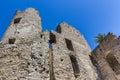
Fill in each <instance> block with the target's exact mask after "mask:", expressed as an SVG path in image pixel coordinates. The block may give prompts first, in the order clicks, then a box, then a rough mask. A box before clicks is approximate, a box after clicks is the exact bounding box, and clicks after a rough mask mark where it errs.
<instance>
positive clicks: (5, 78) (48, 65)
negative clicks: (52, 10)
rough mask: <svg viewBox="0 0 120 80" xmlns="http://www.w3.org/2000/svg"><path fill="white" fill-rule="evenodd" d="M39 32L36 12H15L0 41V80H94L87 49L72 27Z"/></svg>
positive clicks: (39, 22) (59, 27)
mask: <svg viewBox="0 0 120 80" xmlns="http://www.w3.org/2000/svg"><path fill="white" fill-rule="evenodd" d="M56 30H57V32H55V31H50V32H49V31H42V27H41V18H40V17H39V14H38V11H37V10H35V9H34V8H28V9H26V10H25V11H20V10H18V11H17V12H16V14H15V16H14V17H13V19H12V21H11V23H10V25H9V27H8V29H7V30H6V32H5V34H4V36H3V38H2V41H0V80H97V79H98V76H97V73H96V69H95V67H94V66H93V65H92V63H91V60H90V58H89V54H90V51H91V50H90V48H89V46H88V44H87V42H86V40H85V39H84V37H83V36H82V34H81V33H79V32H78V31H77V30H76V29H75V28H73V27H72V26H71V25H69V24H67V23H65V22H63V23H60V24H59V25H58V27H57V29H56Z"/></svg>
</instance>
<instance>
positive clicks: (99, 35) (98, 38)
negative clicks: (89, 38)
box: [95, 33, 106, 43]
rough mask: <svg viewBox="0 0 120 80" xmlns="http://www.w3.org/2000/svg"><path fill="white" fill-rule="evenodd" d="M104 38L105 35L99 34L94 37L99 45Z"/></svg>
mask: <svg viewBox="0 0 120 80" xmlns="http://www.w3.org/2000/svg"><path fill="white" fill-rule="evenodd" d="M105 37H106V34H101V33H99V34H98V35H97V36H95V42H96V43H101V42H102V41H103V40H104V38H105Z"/></svg>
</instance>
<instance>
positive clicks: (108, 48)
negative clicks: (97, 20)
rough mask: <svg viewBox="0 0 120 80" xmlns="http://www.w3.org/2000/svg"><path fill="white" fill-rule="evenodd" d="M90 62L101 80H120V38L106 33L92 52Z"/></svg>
mask: <svg viewBox="0 0 120 80" xmlns="http://www.w3.org/2000/svg"><path fill="white" fill-rule="evenodd" d="M92 61H93V63H94V65H95V66H96V67H97V68H98V70H99V71H100V73H101V76H102V79H103V80H120V37H117V36H115V35H113V34H112V33H108V35H107V36H106V37H105V39H104V40H103V41H102V42H101V43H100V44H99V45H98V46H97V47H96V48H95V49H94V50H93V51H92Z"/></svg>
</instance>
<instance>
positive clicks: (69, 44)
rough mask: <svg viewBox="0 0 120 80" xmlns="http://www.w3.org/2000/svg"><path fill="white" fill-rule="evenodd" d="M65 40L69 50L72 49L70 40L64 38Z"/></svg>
mask: <svg viewBox="0 0 120 80" xmlns="http://www.w3.org/2000/svg"><path fill="white" fill-rule="evenodd" d="M65 42H66V46H67V48H68V49H69V50H71V51H74V49H73V45H72V42H71V40H69V39H65Z"/></svg>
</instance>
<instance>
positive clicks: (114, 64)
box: [106, 53, 120, 75]
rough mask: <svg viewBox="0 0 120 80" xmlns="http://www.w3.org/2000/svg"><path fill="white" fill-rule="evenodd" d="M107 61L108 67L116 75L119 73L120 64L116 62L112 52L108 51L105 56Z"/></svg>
mask: <svg viewBox="0 0 120 80" xmlns="http://www.w3.org/2000/svg"><path fill="white" fill-rule="evenodd" d="M106 59H107V62H108V63H109V65H110V67H111V68H112V70H113V71H114V72H115V73H116V74H117V75H118V74H120V64H119V63H118V61H117V59H116V57H115V56H114V55H113V54H112V53H109V54H108V55H107V56H106Z"/></svg>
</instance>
